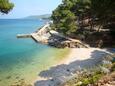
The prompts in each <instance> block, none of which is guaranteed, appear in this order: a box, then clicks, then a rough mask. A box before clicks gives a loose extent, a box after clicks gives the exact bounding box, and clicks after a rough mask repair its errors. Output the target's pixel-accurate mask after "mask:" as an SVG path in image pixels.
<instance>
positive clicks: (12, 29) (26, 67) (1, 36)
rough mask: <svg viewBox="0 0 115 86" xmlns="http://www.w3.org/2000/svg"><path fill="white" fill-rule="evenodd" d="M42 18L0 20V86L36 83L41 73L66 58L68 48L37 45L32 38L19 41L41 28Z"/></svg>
mask: <svg viewBox="0 0 115 86" xmlns="http://www.w3.org/2000/svg"><path fill="white" fill-rule="evenodd" d="M46 22H47V21H45V20H39V19H0V86H12V85H13V84H15V83H17V82H18V81H20V80H24V81H25V82H26V83H30V84H31V83H34V81H35V80H36V79H37V78H38V77H39V73H40V72H42V71H44V70H48V69H49V68H50V67H52V66H53V65H55V64H58V63H59V62H61V61H62V59H65V57H66V55H67V53H68V51H69V50H68V49H57V48H54V47H50V46H48V45H44V44H40V43H36V42H35V41H34V40H33V39H31V38H17V37H16V36H17V34H28V33H32V32H34V31H36V30H37V29H39V28H40V27H42V26H43V25H44V24H45V23H46Z"/></svg>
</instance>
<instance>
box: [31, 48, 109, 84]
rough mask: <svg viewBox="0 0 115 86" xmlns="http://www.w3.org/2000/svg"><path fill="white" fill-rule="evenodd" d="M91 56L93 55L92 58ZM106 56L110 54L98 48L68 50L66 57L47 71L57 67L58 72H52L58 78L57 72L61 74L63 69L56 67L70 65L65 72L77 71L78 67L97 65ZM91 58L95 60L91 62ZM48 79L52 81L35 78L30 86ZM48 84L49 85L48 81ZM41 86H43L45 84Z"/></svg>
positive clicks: (45, 79)
mask: <svg viewBox="0 0 115 86" xmlns="http://www.w3.org/2000/svg"><path fill="white" fill-rule="evenodd" d="M92 54H94V56H93V55H92ZM107 54H111V53H110V52H109V51H107V50H106V49H99V48H70V51H69V53H68V55H67V56H66V57H65V58H64V59H63V60H62V61H60V62H59V63H58V64H55V65H53V66H52V67H50V68H49V71H50V70H51V68H55V67H57V68H56V69H57V70H58V69H59V70H58V71H55V70H54V71H53V72H55V73H54V74H56V73H57V76H58V73H59V71H60V73H61V72H63V71H61V70H62V69H64V68H63V67H62V69H60V68H61V67H60V68H58V66H61V65H67V66H69V65H70V64H72V65H71V66H69V67H68V68H69V69H66V70H69V71H71V72H73V71H77V69H78V68H79V67H83V68H84V67H88V66H89V67H91V66H93V65H96V64H98V62H99V61H101V60H102V58H103V57H104V56H106V55H107ZM93 58H95V59H94V60H93ZM88 60H89V61H88ZM90 60H91V61H90ZM84 61H86V62H84ZM77 62H78V63H77ZM80 62H81V63H80ZM73 63H75V64H73ZM77 64H78V65H77ZM76 65H77V66H76ZM53 72H51V73H53ZM64 73H65V72H64ZM60 77H61V76H60ZM65 77H66V76H65ZM57 78H59V77H57ZM49 79H50V80H51V79H53V77H50V78H44V77H41V76H39V78H37V79H36V80H35V81H34V82H33V84H32V85H34V84H36V82H39V81H48V80H49ZM49 83H50V81H49ZM50 84H51V83H50ZM40 85H41V84H40ZM35 86H39V83H38V85H35ZM42 86H45V83H44V84H43V85H42Z"/></svg>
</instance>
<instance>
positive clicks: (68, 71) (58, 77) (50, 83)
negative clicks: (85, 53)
mask: <svg viewBox="0 0 115 86" xmlns="http://www.w3.org/2000/svg"><path fill="white" fill-rule="evenodd" d="M107 54H110V51H101V50H95V51H93V52H91V55H90V58H89V59H86V60H76V61H74V62H71V63H69V64H61V65H57V66H54V67H51V68H50V69H49V70H45V71H42V72H40V74H39V76H40V77H42V78H47V80H40V81H36V82H35V83H34V86H60V85H62V84H63V83H64V82H66V81H67V80H69V79H70V78H72V76H73V74H75V73H76V72H77V71H80V70H81V69H83V68H90V67H94V66H95V65H97V64H99V63H100V62H101V61H102V59H103V57H104V56H106V55H107ZM79 58H80V57H79Z"/></svg>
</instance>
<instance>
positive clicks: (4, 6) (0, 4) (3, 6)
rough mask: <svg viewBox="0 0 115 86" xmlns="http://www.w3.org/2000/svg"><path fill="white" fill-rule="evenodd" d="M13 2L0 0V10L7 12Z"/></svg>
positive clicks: (11, 7) (12, 5)
mask: <svg viewBox="0 0 115 86" xmlns="http://www.w3.org/2000/svg"><path fill="white" fill-rule="evenodd" d="M13 7H14V4H13V3H10V2H9V0H0V12H1V13H5V14H7V13H8V12H9V11H10V10H11V9H13Z"/></svg>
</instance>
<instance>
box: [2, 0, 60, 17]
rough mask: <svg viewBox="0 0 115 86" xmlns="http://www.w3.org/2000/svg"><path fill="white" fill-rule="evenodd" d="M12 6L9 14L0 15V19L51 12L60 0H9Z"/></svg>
mask: <svg viewBox="0 0 115 86" xmlns="http://www.w3.org/2000/svg"><path fill="white" fill-rule="evenodd" d="M10 1H11V2H13V3H14V5H15V6H14V8H13V10H12V11H10V12H9V14H7V15H6V14H4V15H0V19H7V18H8V19H12V18H13V19H14V18H23V17H27V16H31V15H42V14H51V13H52V11H53V10H54V9H55V8H56V7H57V6H58V5H59V4H61V2H62V0H10Z"/></svg>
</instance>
